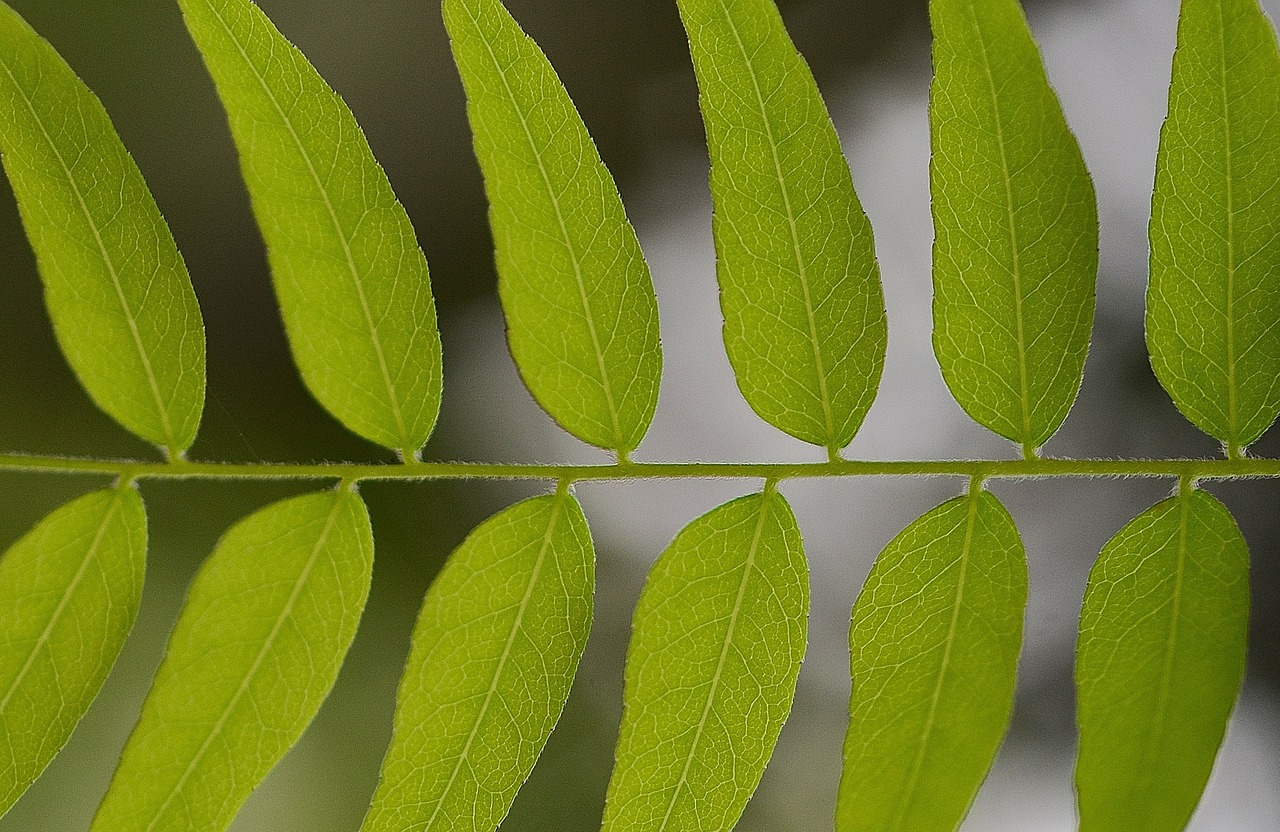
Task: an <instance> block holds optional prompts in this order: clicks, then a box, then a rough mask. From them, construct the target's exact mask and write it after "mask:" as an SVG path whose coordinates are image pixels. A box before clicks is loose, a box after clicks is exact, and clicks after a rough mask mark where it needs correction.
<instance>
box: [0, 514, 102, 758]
mask: <svg viewBox="0 0 1280 832" xmlns="http://www.w3.org/2000/svg"><path fill="white" fill-rule="evenodd" d="M120 502H121V493H120V492H119V491H117V492H116V494H115V496H113V497H112V500H111V505H109V506H108V507H107V513H106V514H105V515H104V516H103V518H102V523H101V524H100V525H99V526H98V529H97V531H96V532H95V533H94V536H93V542H92V543H90V544H89V549H88V550H87V551H86V552H85V555H84V558H83V559H82V560H81V562H80V565H79V567H77V568H76V573H75V575H74V576H73V577H72V579H71V582H70V583H69V584H67V588H66V589H65V590H64V591H63V593H62V597H61V598H59V599H58V604H57V606H56V607H55V608H54V610H53V614H52V615H51V616H50V618H49V623H48V624H46V625H45V628H44V631H43V632H41V633H40V637H39V638H37V639H36V642H35V644H34V645H33V646H32V648H31V652H30V655H28V656H27V659H26V661H25V662H24V663H23V665H22V669H21V670H19V671H18V675H17V676H16V677H15V678H14V680H13V684H12V685H10V686H9V690H8V691H6V692H5V695H4V698H3V699H0V718H3V715H4V711H5V709H6V708H7V707H8V706H9V701H10V700H11V699H12V698H13V694H14V693H15V692H16V691H17V690H18V688H19V687H20V686H21V685H22V681H23V680H24V679H25V678H26V676H27V674H28V673H29V672H30V671H31V668H32V667H33V666H34V665H35V661H36V656H37V655H39V653H40V651H41V649H43V648H44V646H45V644H47V643H48V642H49V639H50V638H52V637H53V631H54V629H55V628H56V627H57V625H58V622H59V621H60V620H61V619H62V615H63V613H64V612H66V609H67V606H68V605H69V604H70V603H71V598H72V596H73V595H75V592H76V590H77V589H78V588H79V586H80V582H81V581H82V580H84V576H85V575H86V574H88V571H89V565H90V564H91V563H93V562H94V560H95V559H96V558H97V555H98V548H99V547H100V546H101V545H102V539H103V538H104V537H105V536H106V533H107V527H108V526H110V525H111V521H112V520H114V519H115V516H116V513H117V511H118V510H119V508H120ZM12 750H13V749H12V748H10V751H11V752H12Z"/></svg>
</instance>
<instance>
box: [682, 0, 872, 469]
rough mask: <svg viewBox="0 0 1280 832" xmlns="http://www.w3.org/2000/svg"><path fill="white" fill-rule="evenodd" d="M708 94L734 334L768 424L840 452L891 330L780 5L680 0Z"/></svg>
mask: <svg viewBox="0 0 1280 832" xmlns="http://www.w3.org/2000/svg"><path fill="white" fill-rule="evenodd" d="M679 7H680V15H681V18H682V19H683V21H684V27H685V30H686V31H687V32H688V35H689V46H690V51H691V52H692V54H693V66H694V70H695V71H696V73H697V77H698V87H699V89H700V90H701V105H702V116H703V122H704V123H705V125H706V131H707V145H708V149H709V150H710V154H711V197H712V201H713V203H714V204H715V217H714V228H713V230H714V236H715V245H716V255H717V272H718V276H719V280H720V306H721V309H722V311H723V313H724V341H725V348H726V349H727V351H728V353H729V361H730V363H731V364H732V365H733V369H734V373H735V374H736V376H737V380H738V388H739V389H740V390H741V391H742V395H743V396H744V397H745V398H746V400H747V403H748V404H750V405H751V407H752V409H753V410H755V412H756V413H757V414H759V415H760V417H761V418H763V419H764V420H765V421H766V422H768V423H769V424H771V425H773V426H774V427H777V428H779V429H781V430H783V431H785V432H787V433H789V434H791V435H792V436H795V437H798V438H799V439H803V440H804V441H806V442H811V443H813V444H815V445H820V446H822V447H825V448H827V449H828V453H829V454H830V455H831V456H833V457H834V456H835V454H836V452H837V451H839V449H840V448H842V447H844V446H845V445H847V444H848V443H849V441H850V440H851V439H853V435H854V434H855V433H856V432H857V430H858V427H859V426H860V425H861V424H862V420H863V417H865V416H866V413H867V409H868V408H870V407H871V402H872V400H873V399H874V398H875V395H876V388H877V387H878V385H879V383H880V373H881V370H882V368H883V367H884V354H885V345H886V343H887V340H888V334H887V330H886V323H885V309H884V294H883V292H882V290H881V287H880V273H879V269H878V267H877V266H876V260H875V249H874V243H873V240H872V237H871V224H870V223H869V222H868V221H867V217H866V215H865V214H864V213H863V211H862V206H861V205H860V204H859V202H858V197H857V194H855V193H854V190H853V180H852V178H851V177H850V175H849V167H848V165H847V164H846V162H845V159H844V155H843V153H842V151H841V149H840V141H839V139H838V138H837V137H836V132H835V128H834V127H833V126H832V124H831V118H830V116H828V114H827V110H826V107H825V106H824V105H823V103H822V98H821V96H820V95H819V94H818V87H817V84H816V83H815V82H814V80H813V75H812V74H811V73H810V72H809V68H808V66H807V65H806V64H805V62H804V59H803V58H801V57H800V55H799V53H798V52H796V49H795V46H794V45H792V43H791V40H790V38H789V37H788V36H787V33H786V30H785V29H784V28H783V25H782V18H781V17H780V16H779V14H778V9H777V7H776V6H775V5H774V3H773V0H736V2H727V0H680V3H679Z"/></svg>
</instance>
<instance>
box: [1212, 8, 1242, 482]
mask: <svg viewBox="0 0 1280 832" xmlns="http://www.w3.org/2000/svg"><path fill="white" fill-rule="evenodd" d="M1217 7H1218V59H1219V60H1218V70H1219V80H1220V84H1219V87H1220V89H1221V92H1222V134H1223V138H1222V155H1223V165H1224V167H1225V171H1224V173H1225V174H1226V203H1227V204H1226V206H1225V208H1226V214H1227V228H1226V244H1227V275H1226V277H1227V308H1226V326H1227V333H1226V335H1227V338H1226V340H1227V456H1228V457H1237V456H1239V455H1240V446H1239V445H1238V444H1237V443H1238V440H1239V427H1238V420H1239V416H1238V415H1237V412H1236V411H1237V408H1238V406H1239V405H1238V403H1237V397H1236V334H1235V323H1236V322H1235V278H1236V246H1235V220H1236V217H1235V200H1234V193H1233V191H1234V188H1233V184H1234V183H1233V182H1232V173H1231V167H1232V166H1231V109H1230V107H1231V101H1230V96H1229V94H1228V90H1227V32H1226V28H1227V23H1226V14H1225V12H1224V11H1223V8H1222V3H1221V2H1219V3H1218V4H1217Z"/></svg>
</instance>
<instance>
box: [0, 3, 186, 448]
mask: <svg viewBox="0 0 1280 832" xmlns="http://www.w3.org/2000/svg"><path fill="white" fill-rule="evenodd" d="M0 153H3V157H4V168H5V171H6V173H8V175H9V181H10V182H11V183H12V184H13V192H14V195H15V196H16V197H17V200H18V208H19V209H20V210H21V213H22V221H23V225H25V227H26V229H27V236H28V237H29V238H30V239H31V246H32V248H33V249H35V253H36V259H37V261H38V263H39V266H40V276H41V278H42V279H43V281H44V287H45V300H46V303H47V305H48V307H49V317H50V318H52V320H53V330H54V334H55V335H57V338H58V344H59V346H61V348H62V352H63V354H65V355H66V357H67V361H68V362H69V363H70V364H71V369H72V370H74V371H75V374H76V376H77V377H78V378H79V379H80V383H81V384H82V385H84V388H85V390H87V391H88V393H89V395H90V396H91V397H92V398H93V400H94V402H96V403H97V405H98V406H99V407H100V408H102V409H103V410H104V411H105V412H106V413H107V414H108V415H110V416H111V417H112V418H113V419H115V420H116V421H117V422H119V423H120V424H121V425H123V426H124V427H125V428H126V429H128V430H130V431H132V432H133V433H135V434H137V435H138V436H140V437H142V438H143V439H146V440H148V441H150V442H154V443H155V444H157V445H160V446H161V447H163V448H165V449H166V450H167V451H168V453H169V455H170V456H171V457H178V456H181V455H182V453H183V452H184V451H186V449H187V448H188V447H190V445H191V443H192V442H193V441H194V440H195V437H196V431H197V430H198V429H199V426H200V413H201V411H202V410H203V409H204V366H205V356H204V323H203V322H202V321H201V318H200V307H199V305H198V304H197V302H196V295H195V291H194V290H193V289H192V288H191V279H190V278H189V277H188V276H187V267H186V265H185V264H184V263H183V262H182V256H181V255H180V254H179V253H178V249H177V246H176V245H175V244H174V242H173V236H172V235H171V234H170V233H169V227H168V226H167V225H166V224H165V221H164V218H163V217H161V216H160V210H159V209H158V208H157V207H156V203H155V199H153V198H152V196H151V192H150V191H149V190H147V185H146V183H145V182H144V181H143V180H142V174H141V173H140V172H139V171H138V167H137V165H135V164H134V162H133V159H132V158H131V157H130V156H129V153H128V151H126V150H125V149H124V145H123V144H121V143H120V137H119V136H117V135H116V132H115V128H114V127H112V125H111V120H110V118H108V116H107V113H106V110H104V109H103V108H102V104H101V102H99V101H98V99H97V98H96V97H95V96H94V94H93V93H92V92H90V91H89V89H88V88H87V87H85V85H84V84H83V83H82V82H81V81H80V79H79V78H77V77H76V76H75V73H73V72H72V71H71V68H70V67H68V66H67V65H66V63H65V62H64V61H63V60H62V58H61V57H60V56H59V55H58V53H57V52H55V51H54V49H53V47H52V46H50V45H49V43H48V42H47V41H45V40H44V39H43V38H41V37H40V36H39V35H37V34H36V33H35V32H34V31H32V30H31V27H30V26H28V25H27V23H26V21H24V20H23V19H22V18H21V17H19V16H18V15H17V14H16V13H15V12H14V11H13V10H12V9H10V8H9V7H8V6H6V5H4V4H3V3H0Z"/></svg>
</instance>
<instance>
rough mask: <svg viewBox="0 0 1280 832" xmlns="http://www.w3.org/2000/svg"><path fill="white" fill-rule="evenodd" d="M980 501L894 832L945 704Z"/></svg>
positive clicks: (970, 521)
mask: <svg viewBox="0 0 1280 832" xmlns="http://www.w3.org/2000/svg"><path fill="white" fill-rule="evenodd" d="M981 499H982V492H981V491H980V490H978V489H976V488H975V489H974V491H973V492H972V493H971V494H970V496H969V506H968V516H967V518H966V520H965V529H964V545H963V546H962V547H961V549H960V574H959V575H958V577H957V580H956V594H955V599H954V601H953V602H952V605H951V621H950V622H949V624H948V625H947V636H946V639H945V640H944V641H943V650H942V661H941V662H940V663H939V665H938V679H937V681H936V682H934V685H933V693H932V694H931V696H930V697H929V711H928V713H927V714H926V716H925V723H924V730H923V731H922V732H921V734H920V742H919V744H918V747H917V749H916V755H915V759H914V760H913V761H912V763H911V773H910V775H909V776H908V778H907V785H906V788H905V789H904V790H903V792H902V799H901V800H899V801H898V809H897V812H896V813H895V814H894V819H893V825H892V826H891V827H890V829H891V830H893V832H897V830H900V829H902V824H903V823H904V822H905V821H906V819H907V813H908V811H910V809H911V806H912V803H913V802H914V797H915V790H916V785H917V784H918V783H919V780H920V772H921V771H922V770H923V768H924V758H925V754H926V753H927V751H928V748H929V740H930V738H931V737H932V735H933V727H934V721H935V720H936V718H937V715H938V704H939V702H941V700H942V686H943V683H944V682H945V681H946V675H947V670H948V669H949V667H950V664H951V649H952V647H953V646H954V645H955V641H956V631H957V630H958V629H959V625H960V611H961V609H962V608H963V606H964V591H965V583H966V580H967V578H968V572H969V565H970V564H969V560H970V555H971V554H972V549H973V536H974V527H975V526H976V525H977V518H978V503H979V501H980V500H981Z"/></svg>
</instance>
